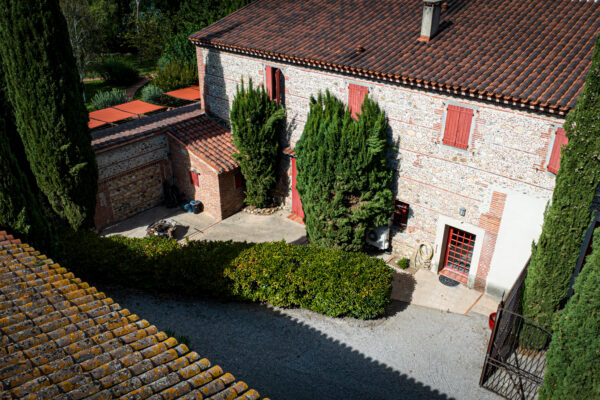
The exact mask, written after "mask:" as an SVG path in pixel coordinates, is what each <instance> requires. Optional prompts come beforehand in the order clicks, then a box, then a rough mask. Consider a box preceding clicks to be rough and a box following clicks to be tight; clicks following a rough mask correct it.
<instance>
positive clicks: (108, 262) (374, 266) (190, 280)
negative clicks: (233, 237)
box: [55, 231, 392, 319]
mask: <svg viewBox="0 0 600 400" xmlns="http://www.w3.org/2000/svg"><path fill="white" fill-rule="evenodd" d="M60 243H61V246H58V250H57V253H56V254H55V261H58V262H59V263H60V264H61V265H63V266H65V267H66V268H68V269H70V270H71V271H73V272H74V273H75V274H77V275H78V276H80V277H81V278H83V279H86V280H89V281H91V282H98V283H103V284H125V285H127V286H131V287H135V288H140V289H144V290H149V291H152V292H170V293H177V294H182V295H188V296H201V297H215V298H219V299H235V300H243V301H268V302H270V303H271V304H273V305H276V306H283V307H290V306H299V307H303V308H308V309H310V310H313V311H316V312H319V313H323V314H326V315H331V316H343V315H347V316H352V317H356V318H364V319H366V318H375V317H377V316H379V315H382V314H383V313H384V312H385V308H386V306H387V304H388V303H389V301H390V293H391V282H392V272H391V269H390V268H389V267H388V266H387V265H385V263H384V262H383V261H381V260H379V259H376V258H371V257H368V256H367V255H365V254H361V253H346V252H343V251H340V250H332V249H323V248H320V247H316V246H308V247H303V246H296V245H293V244H286V243H284V242H276V243H262V244H251V243H236V242H216V241H215V242H205V241H192V242H189V243H187V244H181V243H178V242H176V241H174V240H171V239H166V238H157V237H151V238H143V239H136V238H125V237H122V236H109V237H100V236H98V235H97V234H95V233H94V232H91V231H84V232H74V231H71V232H63V233H62V234H61V236H60Z"/></svg>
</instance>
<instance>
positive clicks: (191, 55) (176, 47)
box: [158, 32, 196, 68]
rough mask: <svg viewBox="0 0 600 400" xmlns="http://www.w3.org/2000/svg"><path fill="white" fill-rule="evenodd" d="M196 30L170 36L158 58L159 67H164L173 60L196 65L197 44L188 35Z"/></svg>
mask: <svg viewBox="0 0 600 400" xmlns="http://www.w3.org/2000/svg"><path fill="white" fill-rule="evenodd" d="M191 33H194V32H179V33H177V34H175V35H173V36H171V37H170V38H169V40H168V41H167V43H166V44H165V48H164V50H163V52H162V54H161V56H160V58H159V59H158V67H159V68H162V67H164V66H165V65H167V64H170V63H173V62H183V63H186V64H193V65H194V66H196V46H194V45H193V44H192V42H190V40H189V39H188V36H189V35H190V34H191Z"/></svg>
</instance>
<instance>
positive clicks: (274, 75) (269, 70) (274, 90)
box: [265, 65, 283, 104]
mask: <svg viewBox="0 0 600 400" xmlns="http://www.w3.org/2000/svg"><path fill="white" fill-rule="evenodd" d="M265 72H266V83H267V84H266V87H267V93H268V94H269V98H270V99H271V100H274V101H275V103H276V104H280V103H283V91H282V90H281V84H282V79H281V75H282V74H281V70H280V69H279V68H274V67H270V66H268V65H267V67H266V71H265Z"/></svg>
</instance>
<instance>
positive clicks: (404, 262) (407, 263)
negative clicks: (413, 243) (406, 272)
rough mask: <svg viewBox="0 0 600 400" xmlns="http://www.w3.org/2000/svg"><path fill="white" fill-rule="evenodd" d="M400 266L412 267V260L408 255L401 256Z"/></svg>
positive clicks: (404, 267) (402, 267)
mask: <svg viewBox="0 0 600 400" xmlns="http://www.w3.org/2000/svg"><path fill="white" fill-rule="evenodd" d="M397 265H398V268H401V269H407V268H408V267H410V260H409V259H408V258H406V257H404V258H401V259H400V260H398V263H397Z"/></svg>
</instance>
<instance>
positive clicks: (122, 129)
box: [92, 103, 202, 152]
mask: <svg viewBox="0 0 600 400" xmlns="http://www.w3.org/2000/svg"><path fill="white" fill-rule="evenodd" d="M201 114H202V110H201V109H200V104H199V103H194V104H190V105H187V106H183V107H179V108H175V109H172V110H169V111H165V112H162V113H158V114H153V115H149V116H146V117H142V118H139V119H135V120H133V121H129V122H125V123H123V124H121V125H117V126H113V127H110V128H106V129H100V130H97V131H94V132H92V148H93V149H94V151H96V152H101V151H106V150H109V149H111V148H114V147H116V146H120V145H122V144H123V143H126V142H129V141H132V140H136V139H139V138H142V137H147V136H149V135H152V134H154V133H160V132H163V131H164V130H165V128H166V127H168V126H169V125H171V124H174V123H177V122H181V121H184V120H186V119H189V118H194V117H197V116H199V115H201Z"/></svg>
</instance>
